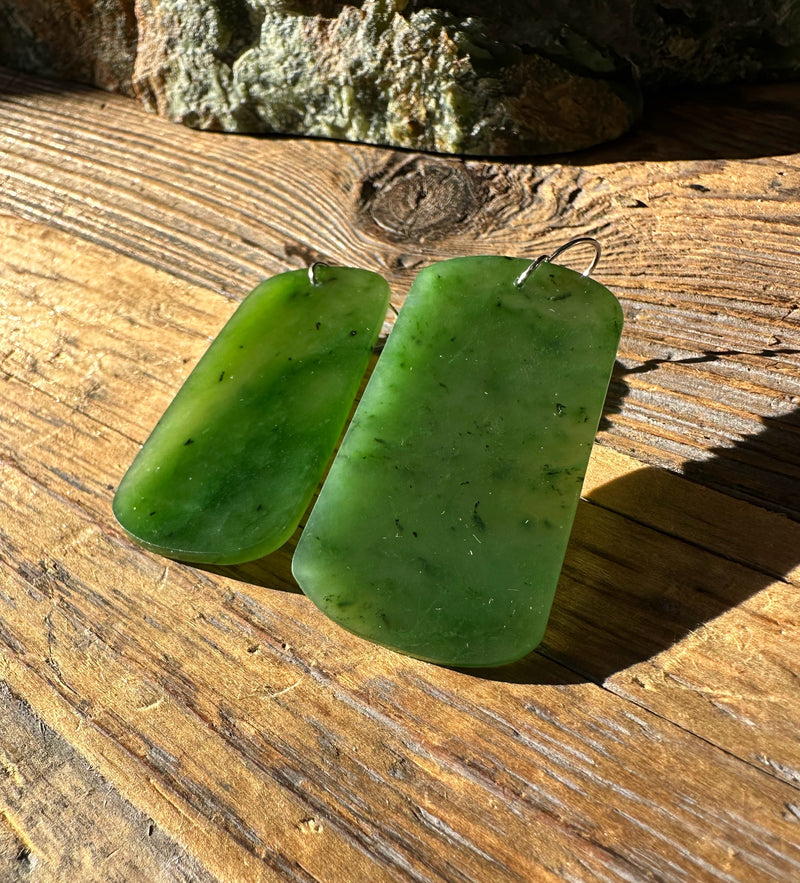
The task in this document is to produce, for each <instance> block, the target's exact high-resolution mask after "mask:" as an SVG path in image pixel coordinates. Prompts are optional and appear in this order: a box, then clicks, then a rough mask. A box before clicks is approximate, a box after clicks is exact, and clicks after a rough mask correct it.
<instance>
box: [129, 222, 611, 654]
mask: <svg viewBox="0 0 800 883" xmlns="http://www.w3.org/2000/svg"><path fill="white" fill-rule="evenodd" d="M578 245H590V246H592V247H593V248H594V250H595V255H594V259H593V260H592V263H591V265H590V266H589V268H588V269H587V270H586V272H585V273H583V274H579V273H576V272H575V271H573V270H570V269H568V268H566V267H562V266H559V265H557V264H555V263H554V261H555V259H556V258H557V257H558V256H559V255H560V254H562V253H563V252H564V251H565V250H567V249H568V248H572V247H574V246H578ZM599 256H600V246H599V244H598V243H597V242H596V240H594V239H591V238H588V237H580V238H577V239H573V240H570V241H569V242H567V243H566V244H564V245H563V246H561V247H560V248H559V249H557V250H556V251H554V252H553V254H551V255H549V256H542V257H540V258H538V259H537V260H535V261H532V262H531V261H528V260H525V259H514V258H503V257H465V258H456V259H453V260H449V261H444V262H441V263H437V264H434V265H432V266H430V267H428V268H426V269H425V270H423V271H422V272H421V273H420V274H419V275H418V276H417V278H416V280H415V281H414V284H413V285H412V288H411V290H410V292H409V294H408V297H407V298H406V302H405V304H404V306H403V308H402V310H401V312H400V315H399V317H398V319H397V322H396V324H395V328H394V330H393V331H392V334H391V335H390V337H389V340H388V342H387V345H386V347H385V349H384V351H383V353H382V355H381V357H380V359H379V360H378V364H377V367H376V369H375V371H374V372H373V375H372V377H371V378H370V381H369V383H368V385H367V388H366V391H365V393H364V396H363V398H362V400H361V402H360V404H359V405H358V407H357V408H356V411H355V415H354V417H353V420H352V422H351V424H350V427H349V429H348V431H347V433H346V435H345V438H344V440H343V442H342V446H341V449H340V451H339V453H338V455H337V456H336V459H335V460H334V462H333V465H332V466H331V469H330V472H329V474H328V477H327V479H326V480H325V483H324V485H323V488H322V491H321V493H320V496H319V498H318V500H317V502H316V504H315V506H314V509H313V510H312V513H311V516H310V519H309V522H308V524H307V525H306V527H305V529H304V531H303V534H302V536H301V539H300V542H299V545H298V547H297V549H296V551H295V554H294V558H293V561H292V570H293V573H294V576H295V579H296V580H297V582H298V584H299V585H300V587H301V588H302V589H303V591H304V592H305V593H306V594H307V595H308V596H309V597H310V598H311V600H312V601H313V602H314V603H315V604H316V605H317V606H318V607H319V608H320V609H321V610H322V611H323V612H324V613H326V614H327V615H328V616H330V617H331V618H332V619H333V620H334V621H336V622H337V623H339V624H340V625H342V626H343V627H345V628H346V629H349V630H350V631H352V632H355V633H356V634H359V635H361V636H363V637H365V638H368V639H370V640H372V641H375V642H377V643H380V644H383V645H385V646H387V647H390V648H392V649H395V650H398V651H400V652H403V653H406V654H409V655H412V656H417V657H420V658H422V659H426V660H430V661H433V662H437V663H440V664H445V665H452V666H492V665H500V664H503V663H507V662H511V661H514V660H516V659H519V658H520V657H522V656H524V655H526V654H527V653H529V652H530V651H531V650H533V649H534V648H535V647H536V646H537V644H538V643H539V642H540V641H541V639H542V636H543V634H544V629H545V626H546V624H547V619H548V616H549V611H550V607H551V604H552V601H553V596H554V593H555V589H556V584H557V582H558V578H559V574H560V570H561V566H562V563H563V559H564V554H565V551H566V546H567V541H568V539H569V534H570V530H571V527H572V522H573V519H574V515H575V510H576V508H577V503H578V499H579V496H580V488H581V484H582V481H583V477H584V474H585V471H586V467H587V463H588V460H589V455H590V452H591V448H592V444H593V441H594V436H595V434H596V431H597V425H598V422H599V419H600V415H601V412H602V407H603V402H604V400H605V395H606V390H607V387H608V382H609V378H610V375H611V369H612V367H613V364H614V358H615V355H616V350H617V344H618V342H619V337H620V333H621V329H622V311H621V309H620V306H619V304H618V302H617V300H616V298H615V297H614V296H613V295H612V294H611V292H610V291H608V290H607V289H606V288H604V287H603V286H602V285H599V284H598V283H596V282H594V281H592V280H591V279H589V278H588V275H589V273H591V271H592V270H593V269H594V267H595V266H596V264H597V261H598V259H599ZM388 304H389V288H388V285H387V283H386V281H385V280H384V279H382V278H381V277H380V276H378V275H376V274H374V273H370V272H367V271H365V270H358V269H354V268H345V267H335V268H334V267H327V266H326V265H324V264H314V265H313V266H312V267H311V268H310V269H309V270H308V272H306V271H303V270H297V271H291V272H288V273H284V274H281V275H279V276H276V277H273V278H272V279H270V280H267V281H266V282H263V283H262V284H261V285H259V286H258V287H257V288H256V289H255V290H254V291H253V292H252V293H251V294H250V295H248V297H247V298H246V299H245V300H244V301H243V302H242V304H241V306H240V307H239V308H238V309H237V310H236V312H235V313H234V315H233V317H232V318H231V319H230V321H229V322H228V323H227V324H226V326H225V328H224V329H223V330H222V332H220V334H219V335H218V337H217V338H216V340H215V341H214V342H213V343H212V345H211V346H210V348H209V349H208V351H207V352H206V354H205V355H204V356H203V358H202V359H201V360H200V362H199V363H198V365H197V367H196V368H195V369H194V371H193V372H192V373H191V375H190V376H189V378H188V379H187V381H186V382H185V384H184V385H183V387H182V388H181V389H180V391H179V392H178V394H177V395H176V397H175V399H174V400H173V402H172V403H171V404H170V406H169V407H168V408H167V410H166V412H165V413H164V416H163V417H162V418H161V420H160V421H159V423H158V425H157V426H156V428H155V429H154V430H153V432H152V434H151V436H150V438H149V439H148V440H147V441H146V443H145V444H144V446H143V447H142V449H141V451H140V452H139V454H138V455H137V457H136V459H135V460H134V462H133V464H132V465H131V467H130V469H129V470H128V472H127V473H126V475H125V477H124V478H123V480H122V482H121V483H120V486H119V489H118V491H117V494H116V496H115V499H114V513H115V515H116V517H117V519H118V520H119V522H120V524H121V525H122V526H123V528H124V529H125V530H126V531H127V532H128V533H129V534H130V535H131V536H132V537H134V538H135V539H136V540H137V541H138V542H139V543H141V544H142V545H144V546H145V547H147V548H149V549H151V550H153V551H155V552H159V553H160V554H163V555H167V556H169V557H172V558H177V559H179V560H184V561H192V562H200V563H215V564H232V563H241V562H244V561H249V560H253V559H255V558H258V557H262V556H264V555H267V554H269V553H270V552H272V551H274V550H275V549H277V548H278V547H279V546H281V545H282V544H283V543H284V542H285V541H286V540H287V539H288V538H289V537H290V536H291V535H292V533H293V532H294V530H295V528H296V527H297V525H298V523H299V521H300V519H301V517H302V515H303V513H304V512H305V510H306V508H307V506H308V505H309V503H310V501H311V499H312V497H313V493H314V490H315V489H316V487H317V486H318V484H319V481H320V480H321V479H322V476H323V475H324V472H325V468H326V467H327V465H328V463H329V461H330V459H331V457H332V456H333V451H334V448H335V445H336V442H337V440H338V438H339V435H340V434H341V431H342V429H343V427H344V424H345V421H346V418H347V414H348V413H349V410H350V408H351V407H352V403H353V401H354V399H355V396H356V393H357V389H358V385H359V383H360V381H361V378H362V376H363V374H364V372H365V370H366V368H367V364H368V360H369V355H370V352H371V350H372V348H373V347H374V345H375V342H376V340H377V336H378V331H379V329H380V326H381V324H382V321H383V318H384V316H385V314H386V309H387V306H388Z"/></svg>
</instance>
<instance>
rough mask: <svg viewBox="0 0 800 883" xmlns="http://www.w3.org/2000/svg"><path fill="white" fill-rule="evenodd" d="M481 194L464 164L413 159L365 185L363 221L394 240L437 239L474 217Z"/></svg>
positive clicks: (382, 173)
mask: <svg viewBox="0 0 800 883" xmlns="http://www.w3.org/2000/svg"><path fill="white" fill-rule="evenodd" d="M479 189H480V188H479V183H478V181H477V180H476V179H475V178H474V177H473V176H472V175H471V174H470V173H469V171H467V169H466V168H465V167H464V166H463V164H461V163H458V162H448V161H445V160H436V159H431V158H429V157H416V158H414V159H412V160H409V161H408V162H405V163H403V164H402V165H400V166H395V165H391V166H387V167H386V168H385V169H384V170H383V171H382V172H380V173H379V174H378V175H375V176H374V177H372V178H370V179H368V180H367V181H365V182H364V184H363V185H362V188H361V204H362V217H363V219H364V220H365V221H366V222H367V223H370V222H371V224H374V225H375V226H376V227H377V228H378V230H379V231H380V233H381V235H383V236H384V237H386V238H389V239H390V240H393V241H397V240H400V239H402V240H412V241H413V240H416V241H422V240H424V239H440V238H441V237H443V236H447V235H448V234H449V233H452V232H453V231H454V230H455V229H456V228H457V227H459V226H461V225H462V224H463V223H464V222H465V221H467V220H468V219H469V218H470V217H472V216H473V215H474V213H475V212H476V210H477V209H478V208H479V206H480V198H479Z"/></svg>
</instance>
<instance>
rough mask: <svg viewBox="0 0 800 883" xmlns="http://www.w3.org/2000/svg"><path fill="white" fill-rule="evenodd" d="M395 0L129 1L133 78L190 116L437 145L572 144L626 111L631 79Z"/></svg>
mask: <svg viewBox="0 0 800 883" xmlns="http://www.w3.org/2000/svg"><path fill="white" fill-rule="evenodd" d="M298 5H299V6H303V4H298ZM405 5H406V4H405V2H403V0H366V2H364V3H363V4H362V5H361V6H360V8H359V7H357V6H343V7H342V8H341V10H340V11H339V13H338V15H337V16H336V17H335V18H324V17H322V16H319V15H304V14H299V13H295V12H293V11H288V10H287V9H286V7H285V6H283V5H278V4H271V3H259V4H257V5H256V4H254V5H253V6H249V5H248V4H247V3H245V2H244V0H238V2H233V0H231V2H227V3H222V2H214V3H212V2H209V0H205V2H202V0H200V2H198V0H191V2H189V0H158V2H153V0H143V2H142V3H141V4H140V9H141V13H142V14H141V17H140V43H139V54H138V57H137V63H136V76H135V81H134V84H135V87H136V89H137V91H138V92H139V94H141V95H142V96H143V98H144V100H145V102H146V104H147V105H148V106H149V107H151V108H152V109H156V110H158V111H159V112H161V113H163V114H164V115H166V116H168V117H170V118H171V119H174V120H179V121H181V122H184V123H188V124H190V125H194V126H198V127H200V128H211V129H223V130H227V131H253V132H284V133H292V134H307V135H316V136H320V137H326V138H341V139H346V140H350V141H363V142H368V143H373V144H391V145H396V146H400V147H412V148H422V149H426V150H432V151H439V152H444V153H486V154H505V153H515V152H531V151H551V150H562V149H573V148H577V147H584V146H588V145H590V144H595V143H598V142H600V141H605V140H608V139H610V138H614V137H617V136H618V135H620V134H622V132H624V131H625V130H626V129H627V128H628V127H629V126H630V124H631V123H632V121H633V119H634V109H633V108H634V105H635V103H636V98H635V91H634V90H632V89H626V88H623V87H622V86H621V85H620V84H619V83H618V82H616V81H615V80H614V79H613V78H612V79H600V78H596V77H593V76H589V77H587V76H582V75H580V74H579V73H576V72H574V71H571V70H568V69H566V68H564V67H561V66H559V65H558V64H555V63H553V62H551V61H550V60H548V59H547V58H545V57H544V56H541V55H537V54H529V53H525V52H523V50H522V49H521V48H520V47H518V46H516V45H515V44H513V43H501V42H497V41H494V40H491V39H488V38H487V37H486V36H485V29H484V27H483V25H482V23H481V22H480V21H478V20H473V19H465V20H462V19H460V18H458V17H456V16H455V15H453V14H452V13H449V12H442V11H439V10H436V9H421V10H419V11H416V12H412V13H410V14H409V15H407V16H404V15H402V14H401V13H402V11H403V9H404V7H405ZM165 33H169V34H171V35H172V38H171V41H170V42H169V44H167V43H166V42H165V41H164V39H163V35H164V34H165Z"/></svg>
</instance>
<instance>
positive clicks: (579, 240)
mask: <svg viewBox="0 0 800 883" xmlns="http://www.w3.org/2000/svg"><path fill="white" fill-rule="evenodd" d="M576 245H591V246H592V248H594V257H593V258H592V262H591V263H590V264H589V266H588V267H587V268H586V269H585V270H584V271H583V273H581V275H582V276H588V275H589V274H590V273H592V272H593V271H594V268H595V267H596V266H597V263H598V261H599V260H600V255H601V254H602V249H601V248H600V243H599V242H598V241H597V240H596V239H593V238H592V237H591V236H576V237H575V238H574V239H570V240H569V242H565V243H564V244H563V245H559V247H558V248H557V249H556V250H555V251H554V252H553V253H552V254H550V255H546V254H543V255H541V256H540V257H538V258H536V260H533V261H531V262H530V264H528V266H527V267H525V269H524V270H523V271H522V272H521V273H520V274H519V276H517V278H516V279H515V280H514V285H516V287H517V288H521V287H522V286H523V285H524V284H525V280H526V279H527V278H528V276H530V275H531V273H532V272H533V271H534V270H535V269H536V268H537V267H538V266H539V264H545V263H547V264H551V263H553V261H555V259H556V258H557V257H558V256H559V255H561V254H563V253H564V252H565V251H566V250H567V249H568V248H574V247H575V246H576Z"/></svg>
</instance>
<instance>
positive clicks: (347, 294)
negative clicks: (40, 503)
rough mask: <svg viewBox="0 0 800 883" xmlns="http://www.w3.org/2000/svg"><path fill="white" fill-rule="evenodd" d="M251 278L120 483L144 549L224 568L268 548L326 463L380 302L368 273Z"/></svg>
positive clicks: (124, 514)
mask: <svg viewBox="0 0 800 883" xmlns="http://www.w3.org/2000/svg"><path fill="white" fill-rule="evenodd" d="M313 272H314V281H313V282H312V279H311V277H310V276H309V273H308V272H307V271H306V270H296V271H291V272H288V273H283V274H281V275H279V276H275V277H273V278H271V279H268V280H267V281H265V282H262V283H261V284H260V285H259V286H258V287H257V288H256V289H254V291H252V292H251V293H250V294H249V295H248V296H247V297H246V298H245V300H244V301H243V302H242V304H241V305H240V306H239V308H238V309H237V310H236V312H235V313H234V314H233V316H232V317H231V319H230V320H229V321H228V322H227V324H226V325H225V327H224V328H223V329H222V331H221V332H220V333H219V335H218V336H217V338H216V339H215V340H214V342H213V343H212V344H211V346H210V347H209V349H208V350H207V352H206V353H205V355H204V356H203V357H202V358H201V360H200V361H199V363H198V364H197V367H196V368H195V369H194V370H193V371H192V373H191V374H190V376H189V377H188V379H187V380H186V382H185V383H184V385H183V386H182V387H181V389H180V391H179V392H178V394H177V395H176V396H175V399H174V400H173V401H172V403H171V404H170V405H169V407H168V408H167V410H166V412H165V413H164V416H163V417H162V418H161V420H160V421H159V423H158V425H157V426H156V427H155V429H154V430H153V432H152V434H151V435H150V437H149V438H148V440H147V441H146V442H145V444H144V446H143V447H142V449H141V451H140V452H139V454H138V455H137V457H136V459H135V460H134V462H133V464H132V465H131V467H130V469H129V470H128V472H127V473H126V475H125V477H124V478H123V479H122V482H121V483H120V486H119V489H118V491H117V494H116V496H115V498H114V514H115V515H116V517H117V519H118V520H119V522H120V524H121V525H122V526H123V527H124V528H125V530H126V531H127V532H128V533H129V534H131V535H132V536H133V537H134V539H136V540H137V541H138V542H139V543H141V544H142V545H143V546H146V547H147V548H149V549H151V550H153V551H156V552H159V553H160V554H162V555H167V556H169V557H172V558H177V559H180V560H183V561H196V562H205V563H216V564H235V563H241V562H244V561H251V560H253V559H255V558H259V557H261V556H263V555H267V554H269V553H270V552H272V551H274V550H275V549H277V548H278V547H279V546H281V545H282V544H283V543H284V542H285V541H286V540H287V539H288V538H289V537H290V536H291V535H292V533H293V532H294V530H295V529H296V527H297V525H298V523H299V521H300V519H301V517H302V515H303V513H304V512H305V510H306V508H307V507H308V505H309V503H310V502H311V499H312V496H313V494H314V491H315V490H316V488H317V485H318V483H319V481H320V480H321V478H322V476H323V474H324V471H325V469H326V468H327V466H328V464H329V462H330V460H331V457H332V456H333V452H334V449H335V447H336V442H337V441H338V440H339V436H340V434H341V432H342V429H343V428H344V425H345V422H346V420H347V416H348V414H349V412H350V409H351V407H352V404H353V401H354V399H355V396H356V394H357V392H358V387H359V384H360V382H361V379H362V377H363V374H364V372H365V370H366V368H367V365H368V363H369V357H370V353H371V351H372V348H373V346H374V345H375V342H376V340H377V337H378V334H379V332H380V329H381V325H382V323H383V320H384V317H385V314H386V309H387V306H388V303H389V287H388V285H387V283H386V281H385V280H384V279H383V278H381V277H380V276H378V275H376V274H375V273H370V272H368V271H366V270H357V269H350V268H345V267H326V266H315V268H314V271H313Z"/></svg>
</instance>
